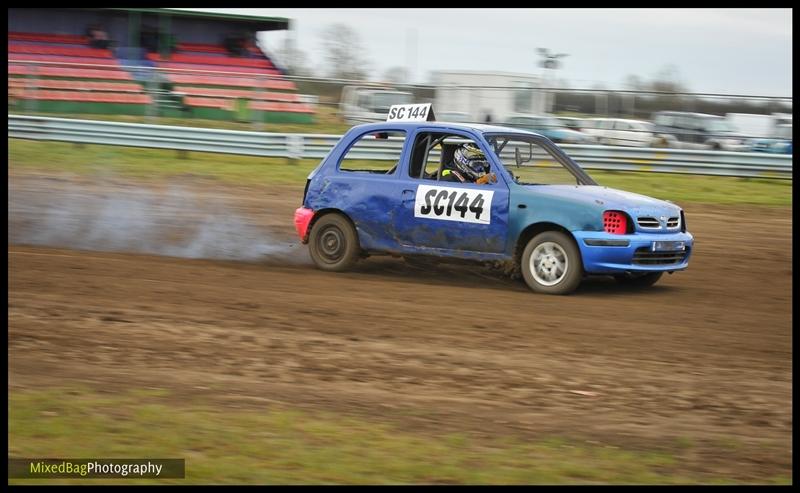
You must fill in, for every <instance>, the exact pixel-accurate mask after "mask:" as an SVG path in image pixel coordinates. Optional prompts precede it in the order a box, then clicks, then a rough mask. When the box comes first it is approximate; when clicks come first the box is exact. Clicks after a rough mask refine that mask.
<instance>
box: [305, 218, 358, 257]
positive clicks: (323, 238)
mask: <svg viewBox="0 0 800 493" xmlns="http://www.w3.org/2000/svg"><path fill="white" fill-rule="evenodd" d="M308 245H309V252H310V253H311V259H312V260H313V261H314V264H316V266H317V267H319V268H320V269H322V270H327V271H333V272H341V271H344V270H347V269H349V268H350V267H352V266H353V264H355V262H356V260H358V255H359V252H360V251H361V247H360V245H359V244H358V234H357V233H356V230H355V228H354V227H353V225H352V224H351V223H350V221H348V220H347V218H345V217H344V216H342V215H341V214H336V213H333V214H326V215H324V216H322V217H321V218H319V219H318V220H317V221H316V222H315V223H314V226H313V227H312V229H311V234H310V236H309V238H308Z"/></svg>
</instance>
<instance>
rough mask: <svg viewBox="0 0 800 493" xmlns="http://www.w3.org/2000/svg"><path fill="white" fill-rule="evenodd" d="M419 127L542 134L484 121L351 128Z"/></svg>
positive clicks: (377, 124)
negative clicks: (489, 123)
mask: <svg viewBox="0 0 800 493" xmlns="http://www.w3.org/2000/svg"><path fill="white" fill-rule="evenodd" d="M419 127H433V128H441V129H442V130H461V131H470V130H473V131H477V132H480V133H517V134H528V135H538V136H542V135H541V134H539V133H536V132H530V131H528V130H523V129H520V128H514V127H504V126H501V125H488V124H485V123H464V122H461V123H456V122H439V121H433V122H377V123H362V124H361V125H356V126H354V127H353V128H351V130H353V129H358V130H359V131H367V132H369V131H372V130H374V131H380V130H384V129H387V128H392V129H398V130H406V131H411V130H416V129H417V128H419Z"/></svg>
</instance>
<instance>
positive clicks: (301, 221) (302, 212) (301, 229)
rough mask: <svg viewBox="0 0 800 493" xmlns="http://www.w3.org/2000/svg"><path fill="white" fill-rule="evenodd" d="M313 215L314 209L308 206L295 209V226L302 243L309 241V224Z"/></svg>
mask: <svg viewBox="0 0 800 493" xmlns="http://www.w3.org/2000/svg"><path fill="white" fill-rule="evenodd" d="M313 217H314V211H312V210H311V209H309V208H307V207H300V208H298V209H297V210H295V211H294V228H295V229H296V230H297V234H298V235H299V236H300V241H301V242H302V243H308V225H309V224H310V223H311V218H313Z"/></svg>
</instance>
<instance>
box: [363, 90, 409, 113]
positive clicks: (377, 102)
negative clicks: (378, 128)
mask: <svg viewBox="0 0 800 493" xmlns="http://www.w3.org/2000/svg"><path fill="white" fill-rule="evenodd" d="M371 96H372V97H371V106H372V108H373V109H374V110H375V111H378V112H381V111H387V112H388V111H389V108H391V107H392V106H393V105H395V104H409V103H411V99H412V95H411V94H408V93H404V92H376V93H373V94H372V95H371Z"/></svg>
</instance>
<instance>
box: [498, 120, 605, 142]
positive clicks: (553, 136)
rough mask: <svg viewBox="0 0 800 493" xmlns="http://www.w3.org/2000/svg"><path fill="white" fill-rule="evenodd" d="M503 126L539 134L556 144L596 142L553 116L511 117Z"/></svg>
mask: <svg viewBox="0 0 800 493" xmlns="http://www.w3.org/2000/svg"><path fill="white" fill-rule="evenodd" d="M505 124H506V125H507V126H509V127H513V128H521V129H523V130H530V131H533V132H537V133H540V134H542V135H544V136H545V137H547V138H548V139H550V140H552V141H553V142H555V143H557V144H594V143H596V142H597V141H596V140H595V138H594V137H592V136H591V135H587V134H585V133H583V132H578V131H577V130H571V129H569V128H567V126H566V125H564V122H562V121H560V120H559V119H558V118H556V117H553V116H540V115H519V116H512V117H510V118H509V119H508V120H507V121H506V122H505Z"/></svg>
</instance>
